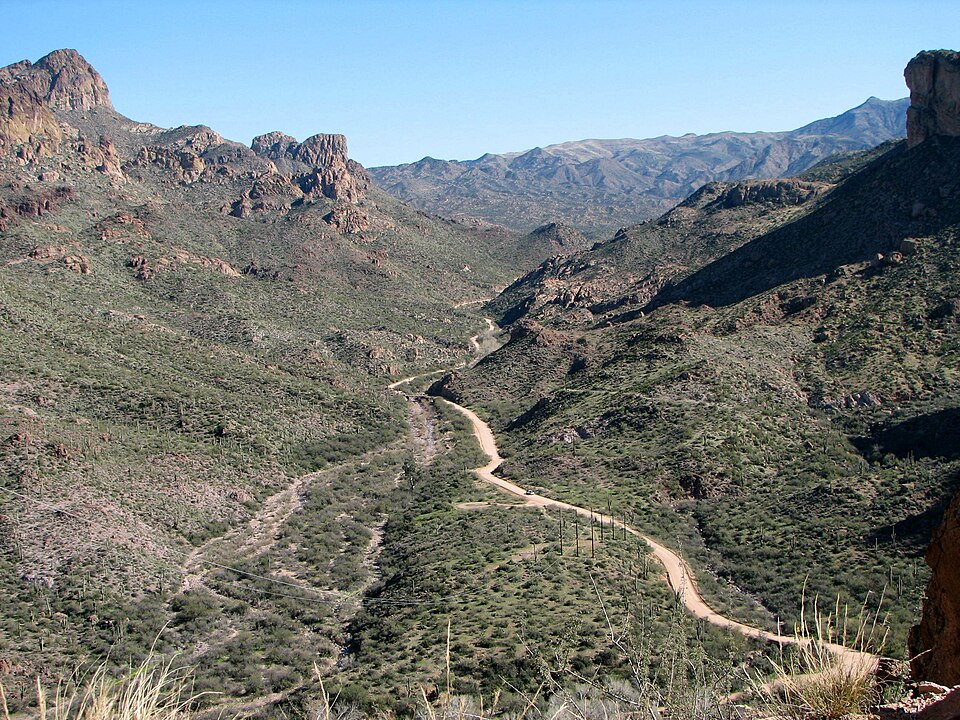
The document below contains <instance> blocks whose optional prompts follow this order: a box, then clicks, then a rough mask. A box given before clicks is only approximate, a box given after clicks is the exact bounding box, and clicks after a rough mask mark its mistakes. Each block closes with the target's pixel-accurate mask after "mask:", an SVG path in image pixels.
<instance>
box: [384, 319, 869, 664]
mask: <svg viewBox="0 0 960 720" xmlns="http://www.w3.org/2000/svg"><path fill="white" fill-rule="evenodd" d="M484 320H486V322H487V324H488V325H489V327H490V328H493V327H494V325H493V323H492V322H491V321H490V319H489V318H484ZM486 332H489V330H487V331H486ZM477 337H478V335H475V336H473V337H472V338H470V341H471V345H472V346H473V347H474V348H479V344H478V343H477ZM441 372H444V371H443V370H439V371H434V372H431V373H424V374H423V375H415V376H412V377H408V378H403V379H402V380H398V381H397V382H395V383H392V384H390V385H389V386H388V387H389V388H390V389H392V390H397V389H398V388H399V387H400V386H401V385H403V384H404V383H407V382H410V381H412V380H416V379H418V378H421V377H428V376H430V375H437V374H439V373H441ZM436 400H438V401H440V402H443V403H445V404H446V405H448V406H449V407H451V408H453V409H454V410H456V411H457V412H459V413H460V414H461V415H463V416H464V417H466V418H467V420H469V421H470V424H471V425H472V426H473V434H474V436H475V437H476V438H477V440H478V442H479V443H480V448H481V449H482V450H483V452H484V454H485V455H486V456H487V457H488V458H489V461H488V462H487V464H486V465H484V466H482V467H478V468H474V469H473V472H474V474H476V476H477V477H478V478H480V480H482V481H483V482H485V483H488V484H490V485H493V486H494V487H496V488H497V489H499V490H500V491H502V492H504V493H507V494H509V495H513V496H515V497H517V498H520V499H521V500H523V501H524V504H525V505H527V506H531V507H539V508H559V509H562V510H569V511H571V512H575V513H577V514H578V515H581V516H583V517H588V518H593V519H596V520H597V521H598V522H603V523H605V524H608V525H610V524H612V525H613V526H615V527H617V528H620V529H622V530H624V531H626V532H627V533H629V534H630V535H633V536H634V537H637V538H639V539H640V540H642V541H643V542H645V543H646V544H647V545H648V546H649V547H650V550H651V552H652V553H653V555H654V557H656V558H657V560H658V561H659V562H660V563H661V564H662V565H663V567H664V569H665V570H666V574H667V582H668V583H669V585H670V588H671V589H672V590H673V592H674V593H676V595H677V598H678V599H679V601H680V602H681V603H683V606H684V607H685V608H686V609H687V610H688V611H689V612H690V613H691V614H692V615H693V616H694V617H696V618H699V619H702V620H704V621H706V622H708V623H710V624H711V625H716V626H717V627H720V628H724V629H726V630H730V631H732V632H735V633H739V634H741V635H744V636H746V637H750V638H756V639H759V640H765V641H769V642H775V643H781V644H800V643H804V642H807V641H804V640H798V639H797V638H796V637H794V636H788V635H779V634H777V633H774V632H770V631H769V630H763V629H761V628H757V627H753V626H752V625H747V624H745V623H742V622H738V621H736V620H731V619H730V618H728V617H725V616H723V615H721V614H720V613H718V612H717V611H716V610H714V609H713V608H712V607H710V605H708V604H707V602H706V600H704V599H703V596H702V595H701V594H700V591H699V589H698V588H697V582H696V578H695V576H694V574H693V572H692V571H691V570H690V566H689V565H688V564H687V562H686V561H685V560H684V559H683V558H681V557H680V556H679V555H677V554H676V553H675V552H673V551H672V550H670V549H668V548H666V547H664V546H663V545H661V544H660V543H658V542H657V541H656V540H654V539H653V538H650V537H648V536H646V535H644V534H643V533H641V532H639V531H638V530H636V529H634V528H632V527H630V526H629V525H627V524H626V523H624V522H623V521H621V520H617V519H616V518H613V517H610V516H609V515H604V514H602V513H600V512H595V511H593V510H590V509H588V508H583V507H580V506H578V505H571V504H570V503H566V502H563V501H562V500H554V499H552V498H548V497H544V496H542V495H537V494H535V493H533V492H532V491H528V490H527V489H526V488H523V487H521V486H520V485H517V484H515V483H512V482H510V481H509V480H504V479H503V478H500V477H497V476H496V475H495V474H494V472H495V471H496V469H497V468H498V467H499V466H500V464H501V463H502V462H503V458H501V457H500V453H499V451H498V450H497V441H496V438H495V437H494V435H493V431H492V430H491V429H490V426H489V425H488V424H487V423H486V422H484V421H483V420H481V419H480V418H479V417H478V416H477V414H476V413H475V412H473V410H470V409H469V408H466V407H464V406H463V405H458V404H457V403H455V402H451V401H450V400H446V399H444V398H436ZM825 647H826V648H827V649H829V650H831V651H833V652H834V653H836V654H838V655H840V656H841V657H842V659H843V664H844V665H845V666H848V667H874V666H875V665H876V662H877V660H878V658H877V656H875V655H872V654H870V653H865V652H860V651H857V650H852V649H850V648H847V647H844V646H843V645H837V644H834V643H825Z"/></svg>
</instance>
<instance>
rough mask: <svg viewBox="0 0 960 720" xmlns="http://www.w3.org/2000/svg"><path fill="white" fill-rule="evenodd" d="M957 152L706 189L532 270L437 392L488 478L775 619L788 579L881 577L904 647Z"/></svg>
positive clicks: (943, 369)
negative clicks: (662, 550) (497, 327)
mask: <svg viewBox="0 0 960 720" xmlns="http://www.w3.org/2000/svg"><path fill="white" fill-rule="evenodd" d="M934 55H935V56H936V58H937V61H938V62H939V61H942V59H943V58H942V54H934ZM922 60H924V58H923V56H921V58H920V60H918V61H922ZM918 61H914V62H918ZM910 76H911V75H910V69H908V79H909V78H910ZM938 77H943V74H939V75H938ZM911 89H912V90H916V87H915V86H914V85H911ZM952 90H953V88H952V87H951V88H950V91H951V92H952ZM934 104H935V105H936V106H937V107H939V108H944V107H948V106H949V104H948V103H934ZM945 119H946V118H943V117H941V118H939V119H938V121H937V122H936V123H933V125H935V126H936V127H938V128H941V129H942V128H945V127H949V123H946V122H944V120H945ZM929 126H930V125H928V127H929ZM958 143H960V140H958V139H957V138H955V137H950V136H948V135H946V134H945V133H944V132H943V130H941V131H940V132H939V133H937V134H934V135H930V136H928V137H927V138H925V139H924V140H922V141H920V142H916V143H914V142H912V139H911V143H910V144H911V145H912V147H909V148H908V147H907V146H906V145H907V144H906V143H898V144H895V145H893V146H892V147H888V148H884V149H882V150H879V151H877V152H874V153H871V154H869V155H868V156H866V157H861V158H852V157H847V158H844V159H842V160H841V161H840V162H839V164H838V165H837V164H834V165H832V166H824V167H820V168H816V169H815V170H813V171H811V173H810V175H809V176H808V178H807V179H797V180H791V181H789V182H784V183H778V182H773V181H771V182H766V183H756V182H748V183H740V184H735V185H733V186H729V185H723V184H721V185H715V186H707V187H705V188H704V189H702V190H701V191H699V192H698V193H696V194H694V195H693V196H692V197H691V198H690V199H689V200H687V201H685V202H684V203H682V204H681V205H680V206H678V207H677V208H676V209H675V210H673V211H671V212H670V213H667V214H666V215H664V216H663V217H662V218H661V219H660V220H658V221H657V222H656V223H647V224H645V225H641V226H639V227H636V228H633V229H632V230H630V231H627V232H624V233H622V234H621V235H619V236H618V238H615V239H614V240H611V241H608V242H606V243H603V244H601V245H599V246H596V247H595V248H593V249H592V250H591V251H588V252H584V253H580V254H577V255H575V256H573V257H571V258H569V259H566V260H563V261H548V263H545V264H544V265H543V266H541V268H539V269H538V270H537V271H535V272H534V273H531V274H530V275H529V276H527V278H525V279H523V280H522V281H520V282H518V283H517V284H515V285H514V286H513V287H512V288H510V289H508V290H507V291H506V292H505V293H504V295H503V296H502V297H501V298H498V299H497V300H496V301H495V302H494V303H493V304H492V305H491V309H492V310H495V311H497V312H498V314H500V316H501V318H502V320H503V321H504V322H507V323H508V322H513V325H512V326H511V327H510V342H509V343H508V344H507V345H506V346H504V347H503V348H502V349H500V350H499V351H497V352H496V353H494V354H493V355H491V356H489V357H488V358H486V359H484V360H483V361H482V362H480V363H478V364H477V365H476V366H475V367H474V368H471V369H465V370H462V371H458V372H456V373H453V374H451V375H449V376H447V377H446V378H444V379H442V380H441V381H439V382H438V383H437V384H436V385H435V386H434V392H437V393H440V394H444V395H448V396H450V397H453V398H456V399H457V400H458V402H462V403H463V402H467V403H470V404H472V405H474V406H475V407H476V408H477V409H478V411H481V412H485V413H486V414H487V417H488V418H489V419H490V420H491V422H492V424H493V426H494V429H495V430H496V431H497V432H498V438H501V454H502V455H504V457H505V458H506V460H505V462H504V465H503V466H502V467H501V469H500V473H502V474H505V475H506V476H507V477H508V478H510V479H513V480H515V481H516V482H518V483H519V484H522V485H524V486H531V485H532V486H534V487H539V488H541V492H542V493H544V494H546V495H548V496H551V495H553V494H556V495H557V496H559V497H562V498H564V499H567V500H569V501H572V502H576V503H578V504H580V505H585V506H603V505H605V504H606V503H610V505H611V506H612V507H613V509H614V512H615V513H616V514H618V515H619V516H621V517H627V518H633V522H634V524H636V525H639V526H642V527H644V528H645V529H647V530H648V531H649V532H651V533H653V534H654V535H655V536H658V537H661V538H663V539H664V540H665V541H667V542H671V543H672V544H674V546H679V547H682V548H683V550H684V552H685V553H687V554H688V556H689V557H690V558H691V560H692V561H693V562H694V564H695V565H697V566H698V567H699V568H700V569H701V570H704V571H712V572H713V573H714V574H715V576H716V578H717V584H716V585H715V586H712V587H711V588H710V592H711V593H715V594H716V596H717V597H718V598H721V599H722V598H724V597H726V598H730V599H731V602H732V601H733V600H732V598H735V597H736V596H737V594H738V593H746V594H748V595H749V596H751V597H754V598H757V599H759V600H760V601H761V602H762V603H763V605H764V606H765V607H766V608H767V609H768V610H769V611H770V613H771V619H772V617H773V616H777V617H779V618H781V619H786V620H787V622H788V623H789V622H793V621H795V619H796V618H797V617H798V614H799V612H800V607H799V603H800V599H801V597H802V595H803V587H804V586H806V593H807V597H808V598H809V597H811V596H813V595H819V596H820V597H821V598H831V602H832V599H833V598H835V597H837V595H838V594H839V596H840V598H841V602H844V603H846V602H850V603H859V602H863V601H864V599H865V598H870V597H873V599H868V604H873V603H874V602H876V596H877V595H879V594H880V593H881V591H883V594H884V607H885V609H886V611H887V612H889V626H890V628H891V631H892V633H891V637H890V641H889V644H888V651H890V652H893V653H896V654H899V655H901V656H903V655H905V653H906V648H905V641H906V633H907V630H908V628H909V626H910V625H911V624H912V623H913V622H915V621H916V615H915V612H916V607H917V605H918V601H919V598H920V597H921V595H922V593H923V587H924V584H925V582H926V578H927V572H926V570H925V569H924V568H923V564H922V561H921V558H922V556H923V553H924V551H925V549H926V545H927V543H928V542H929V539H930V533H931V531H932V529H933V528H934V527H935V526H936V524H937V523H938V522H939V518H940V516H941V514H942V512H943V509H944V507H945V506H946V502H947V501H948V500H949V498H950V497H951V495H952V494H953V492H954V490H955V489H956V487H957V484H958V481H960V480H958V479H960V464H958V456H957V454H956V452H955V447H956V442H955V440H956V438H955V435H956V433H955V432H954V431H953V430H952V428H953V427H954V425H955V424H954V423H952V421H951V418H953V416H954V415H955V413H956V398H957V397H958V392H960V387H958V386H957V378H958V375H957V369H958V362H960V356H958V353H957V337H958V334H957V333H958V326H957V323H956V317H957V312H956V309H955V307H954V306H955V304H956V298H957V297H960V255H958V249H957V244H956V238H957V235H958V231H960V216H958V215H957V206H958V203H957V199H958V198H957V186H956V183H955V178H956V174H957V171H958V168H960V144H958ZM672 228H679V230H678V231H677V232H673V231H672ZM878 253H880V254H882V255H883V257H877V255H878ZM948 428H949V429H948ZM933 437H937V438H939V439H938V440H937V441H933V440H932V438H933Z"/></svg>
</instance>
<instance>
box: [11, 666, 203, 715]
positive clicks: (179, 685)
mask: <svg viewBox="0 0 960 720" xmlns="http://www.w3.org/2000/svg"><path fill="white" fill-rule="evenodd" d="M197 698H198V695H197V694H196V693H194V692H193V690H192V681H191V677H190V672H189V668H185V667H174V666H173V661H172V660H169V661H167V662H158V661H157V660H156V659H155V658H154V657H152V656H151V657H148V658H147V659H146V660H144V661H143V663H142V664H141V665H140V666H139V667H137V668H131V669H130V671H129V672H128V673H127V674H126V675H125V676H123V677H121V678H114V677H111V676H110V675H109V674H108V673H107V666H106V664H101V665H99V666H97V667H96V668H95V669H94V670H93V671H92V672H91V673H90V674H89V675H87V676H86V677H84V678H82V679H81V680H80V681H79V682H76V683H73V682H61V683H59V684H58V685H57V688H56V690H55V691H54V693H53V696H52V697H48V692H47V690H45V689H44V687H43V686H42V685H41V684H40V680H39V678H38V679H37V708H38V712H37V714H38V717H39V718H41V720H187V719H188V718H190V717H191V712H190V708H191V706H192V705H193V703H194V701H195V700H196V699H197ZM0 700H2V708H0V709H2V712H3V718H4V720H11V717H10V713H9V711H8V710H7V703H6V695H5V693H4V691H3V686H2V685H0Z"/></svg>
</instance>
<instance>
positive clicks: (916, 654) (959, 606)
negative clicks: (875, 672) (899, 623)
mask: <svg viewBox="0 0 960 720" xmlns="http://www.w3.org/2000/svg"><path fill="white" fill-rule="evenodd" d="M926 559H927V564H928V565H929V566H930V567H931V568H932V569H933V577H931V578H930V584H929V585H928V586H927V596H926V599H925V600H924V601H923V613H922V615H921V618H920V624H919V625H917V626H915V627H914V628H913V630H912V631H911V633H910V655H911V656H912V657H913V658H914V660H913V661H912V662H911V664H910V665H911V669H912V670H913V674H914V677H916V678H917V679H921V680H932V681H933V682H936V683H940V684H941V685H948V686H949V685H960V492H958V493H957V494H956V495H955V496H954V498H953V501H952V502H951V503H950V506H949V507H948V508H947V512H946V515H945V516H944V520H943V524H942V525H941V526H940V527H939V528H938V529H937V531H936V533H934V537H933V542H932V543H930V547H929V548H928V549H927V556H926Z"/></svg>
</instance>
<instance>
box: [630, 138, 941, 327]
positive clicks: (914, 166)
mask: <svg viewBox="0 0 960 720" xmlns="http://www.w3.org/2000/svg"><path fill="white" fill-rule="evenodd" d="M958 167H960V138H940V137H935V138H931V139H930V140H928V141H926V142H924V143H922V144H921V145H919V146H917V147H915V148H912V149H909V150H908V149H907V148H906V143H900V144H898V145H896V146H894V147H893V149H891V150H890V151H889V152H887V153H885V154H883V155H881V156H880V157H879V158H877V159H876V160H874V161H873V162H872V163H870V164H869V165H867V166H866V167H864V168H863V169H862V170H861V171H859V172H857V173H854V174H853V175H852V176H850V177H849V178H848V179H847V180H846V181H844V182H843V183H841V184H840V185H839V186H837V188H836V189H835V190H833V191H832V192H831V193H830V194H829V195H828V196H827V198H826V199H825V200H824V201H823V202H822V203H821V204H820V206H819V207H817V208H816V209H815V210H813V211H812V212H811V213H809V214H808V215H805V216H804V217H802V218H799V219H798V220H796V221H794V222H792V223H790V224H788V225H785V226H782V227H780V228H777V229H776V230H773V231H771V232H769V233H767V234H766V235H762V236H760V237H758V238H756V239H754V240H752V241H751V242H749V243H747V244H746V245H743V246H742V247H740V248H738V249H737V250H735V251H733V252H731V253H729V254H727V255H724V256H723V257H721V258H719V259H717V260H715V261H714V262H712V263H710V264H708V265H706V266H705V267H703V268H701V269H700V270H698V271H697V272H695V273H693V274H692V275H690V276H689V277H687V278H685V279H683V280H681V281H680V282H679V283H677V284H676V285H673V286H669V287H666V288H664V289H663V290H662V291H661V292H660V293H659V294H658V295H657V296H656V297H654V298H653V300H651V301H650V303H648V305H647V306H646V307H645V308H644V309H643V312H645V313H648V312H651V311H652V310H655V309H656V308H658V307H660V306H663V305H667V304H671V303H676V302H688V303H690V304H693V305H711V306H714V307H718V306H724V305H732V304H734V303H737V302H740V301H742V300H745V299H747V298H749V297H753V296H754V295H758V294H760V293H762V292H764V291H766V290H770V289H772V288H775V287H777V286H779V285H783V284H785V283H788V282H791V281H794V280H799V279H802V278H812V277H816V276H819V275H825V274H828V273H830V272H831V271H833V270H834V269H835V268H837V267H839V266H841V265H848V264H851V263H858V262H864V261H867V260H870V259H871V258H873V257H874V256H875V255H876V253H887V252H889V251H891V250H895V249H897V248H899V245H900V241H901V240H902V239H903V238H905V237H910V236H928V235H934V234H936V233H937V232H938V231H939V230H941V229H942V228H944V227H945V226H948V225H951V224H955V223H957V222H958V221H960V210H958V206H960V202H958V198H957V193H958V190H957V189H956V185H957V182H956V176H957V169H958Z"/></svg>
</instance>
